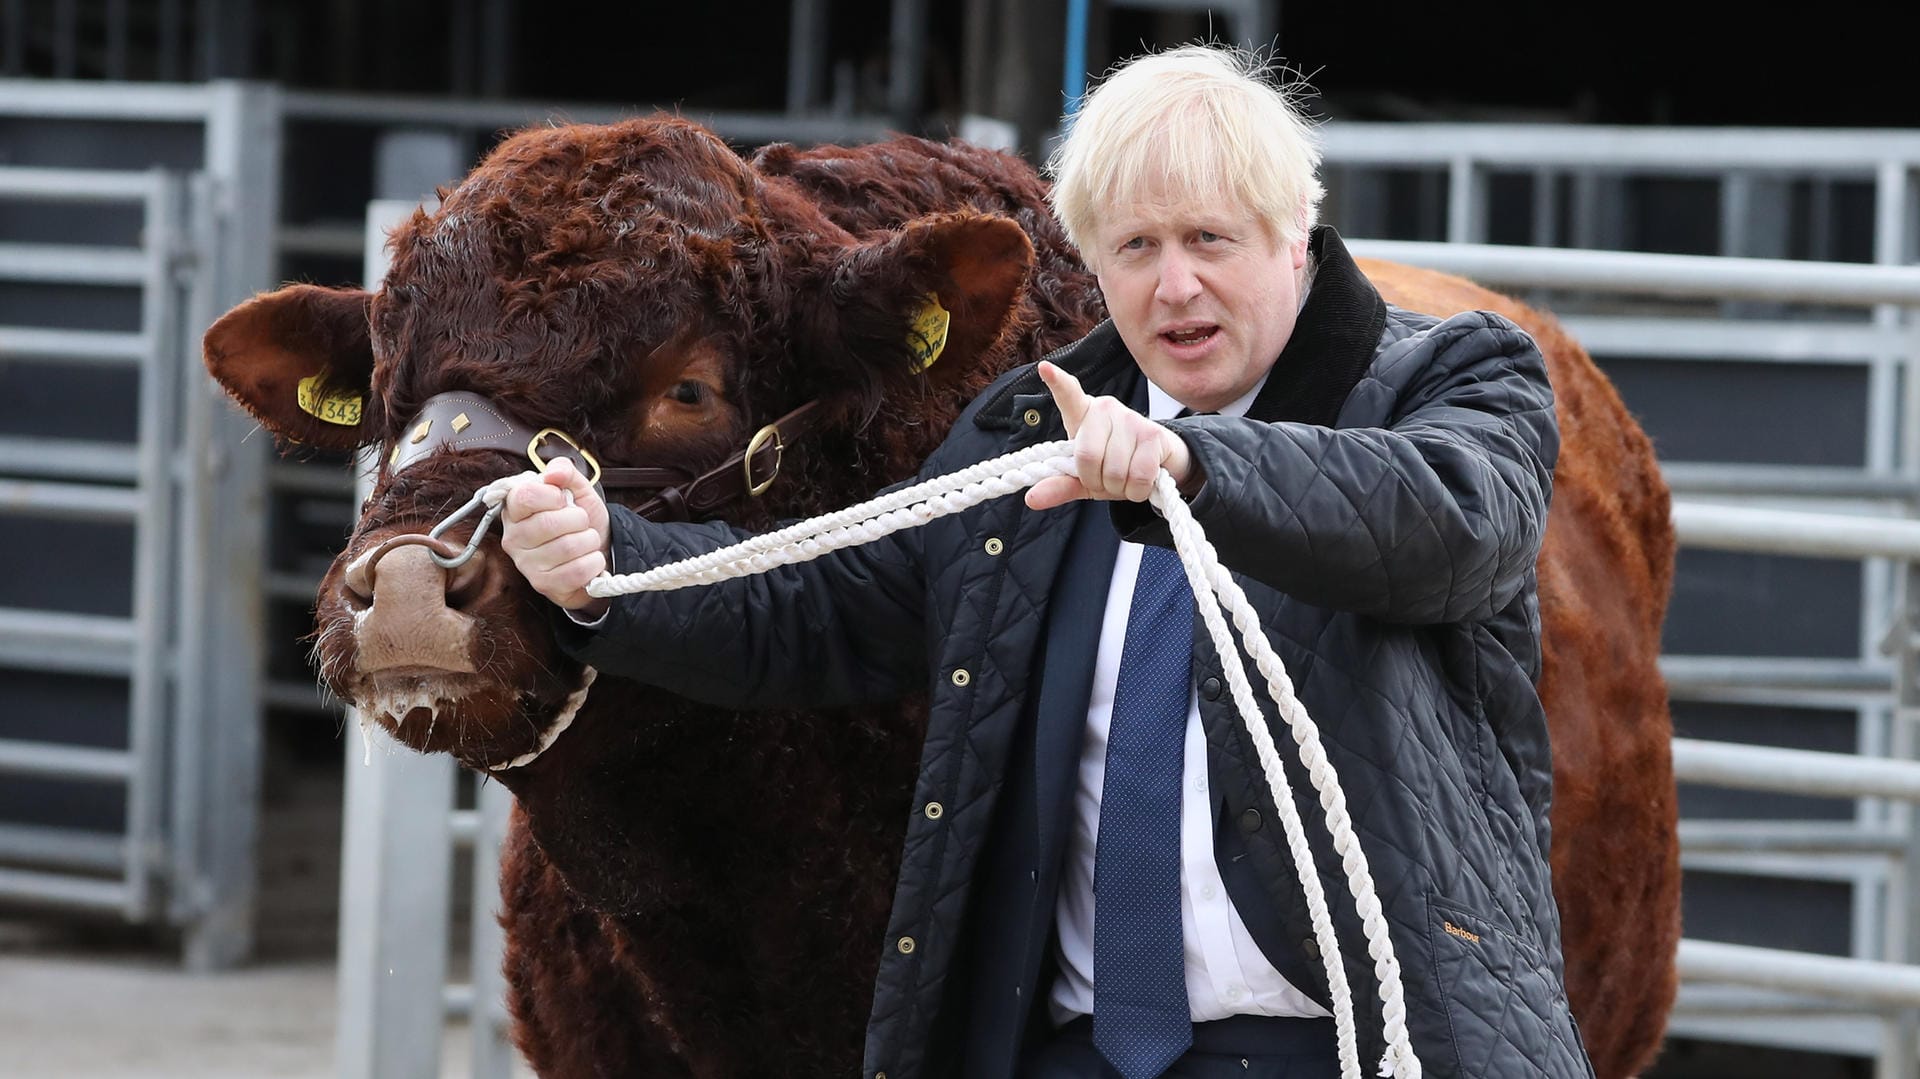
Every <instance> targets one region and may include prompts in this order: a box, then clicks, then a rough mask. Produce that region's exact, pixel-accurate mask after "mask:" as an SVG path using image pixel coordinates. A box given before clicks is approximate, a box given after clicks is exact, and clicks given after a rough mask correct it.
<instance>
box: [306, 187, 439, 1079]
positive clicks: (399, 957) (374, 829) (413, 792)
mask: <svg viewBox="0 0 1920 1079" xmlns="http://www.w3.org/2000/svg"><path fill="white" fill-rule="evenodd" d="M416 205H417V203H415V202H412V201H404V200H382V201H375V202H372V203H369V204H368V206H367V222H366V235H367V246H366V251H367V255H366V270H365V274H364V278H365V280H367V281H369V282H374V281H378V280H380V279H381V278H382V277H384V276H385V274H386V259H387V252H386V247H385V245H384V243H383V242H382V238H383V237H384V236H385V234H386V231H387V230H388V229H389V228H392V227H393V226H394V225H397V224H399V223H400V222H401V221H403V220H405V219H406V216H407V215H408V214H411V213H412V212H413V210H414V207H415V206H416ZM366 456H367V455H366V454H363V455H362V457H363V458H365V457H366ZM368 463H370V462H363V467H362V468H361V471H360V475H361V478H360V481H359V483H358V485H357V492H356V493H357V494H358V495H361V496H364V495H365V494H367V493H369V491H370V490H371V482H370V478H369V477H370V476H371V474H372V469H371V468H370V467H365V465H366V464H368ZM347 722H348V724H349V726H350V727H353V726H357V725H358V724H359V722H360V716H359V713H358V712H357V711H354V710H349V712H348V719H347ZM367 737H368V738H370V739H371V741H372V743H373V748H372V749H366V748H363V746H362V743H361V740H360V739H359V738H356V737H352V736H351V735H350V736H349V737H348V738H347V745H346V750H345V752H346V758H347V804H346V828H345V836H344V839H343V844H344V846H343V850H342V853H341V865H340V960H339V977H340V983H339V1026H338V1028H337V1030H336V1031H335V1042H334V1074H335V1075H336V1076H338V1077H339V1079H388V1077H391V1076H416V1075H421V1076H426V1075H438V1074H440V1041H441V1029H442V1026H443V1022H444V1020H443V1014H442V999H443V998H442V989H441V987H442V985H443V984H444V983H445V982H446V978H447V902H448V897H449V894H450V890H451V887H452V860H453V849H452V816H451V810H452V807H453V794H454V774H455V765H454V762H453V758H451V757H448V756H445V755H436V756H431V757H429V756H421V755H418V754H415V753H414V752H412V751H411V750H407V749H399V748H396V747H395V746H394V744H393V742H392V741H391V740H390V739H389V738H388V737H387V736H386V735H385V734H384V733H382V732H379V731H377V730H375V731H372V732H369V734H368V735H367Z"/></svg>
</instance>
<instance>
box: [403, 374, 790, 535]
mask: <svg viewBox="0 0 1920 1079" xmlns="http://www.w3.org/2000/svg"><path fill="white" fill-rule="evenodd" d="M821 415H822V410H821V408H820V402H818V401H809V402H807V403H806V404H804V405H801V406H800V407H799V408H796V409H794V410H793V411H792V412H789V413H787V414H786V415H784V416H782V417H780V418H779V419H777V420H775V421H773V422H772V423H769V424H767V425H766V426H764V427H762V428H760V429H759V430H758V431H756V432H754V435H753V437H752V438H751V439H750V440H748V442H747V445H746V447H745V448H744V449H741V450H738V451H736V452H734V453H733V454H731V455H729V456H728V457H727V459H726V460H724V461H722V462H720V463H719V464H718V465H715V466H714V467H713V468H710V469H708V470H707V471H705V472H702V473H700V474H698V475H695V474H693V473H691V472H689V471H688V470H686V469H683V468H672V467H662V466H655V467H651V468H602V467H601V465H600V461H599V459H598V458H596V457H594V455H593V454H592V453H591V452H590V451H588V450H587V449H586V447H584V446H582V445H580V444H579V443H578V442H576V441H574V440H573V438H572V437H571V436H569V435H568V434H567V433H566V432H564V431H561V430H558V429H557V428H553V427H543V428H541V429H540V430H538V431H535V430H534V429H532V428H531V427H528V426H527V425H525V424H523V423H520V422H518V421H516V420H515V419H513V417H511V416H509V415H507V413H506V412H505V410H503V409H501V408H500V407H499V406H498V405H496V404H494V403H493V402H492V401H491V400H489V399H488V398H486V397H483V396H481V395H480V394H477V393H470V392H468V391H465V390H458V391H454V392H452V393H440V394H435V395H433V396H432V397H429V398H427V400H426V403H425V404H423V405H421V406H420V411H419V413H418V414H416V415H415V416H414V418H413V421H412V422H411V423H409V424H408V425H407V433H406V434H405V435H403V436H401V439H400V441H399V442H397V443H395V444H394V447H393V452H392V453H391V454H389V455H388V457H387V467H388V468H389V469H390V470H391V471H394V472H399V471H401V470H403V469H405V468H407V467H409V466H411V465H413V464H416V463H418V462H419V461H420V460H422V459H423V458H425V457H426V456H428V455H429V454H431V453H433V452H434V451H436V450H438V449H440V448H442V447H446V448H448V449H453V450H479V449H496V450H505V451H507V452H508V453H511V454H514V455H516V456H525V457H526V458H527V460H528V461H530V462H531V463H532V464H533V466H534V468H535V469H544V468H545V467H546V465H547V462H549V461H551V460H553V459H554V458H556V457H565V458H566V459H568V460H569V461H572V462H573V464H574V467H575V468H577V469H579V470H580V474H581V475H583V476H585V477H587V481H588V482H589V483H591V484H593V485H594V487H596V488H598V489H600V490H601V491H602V492H605V491H623V490H624V491H640V492H651V493H652V497H650V498H648V499H647V500H646V501H644V502H641V503H640V504H639V505H637V506H635V507H634V511H635V512H636V513H638V514H640V516H642V517H645V518H647V519H648V520H650V521H686V520H692V519H695V518H700V517H706V516H708V515H709V514H712V513H713V512H714V511H715V510H718V509H720V508H721V507H723V506H725V505H727V504H728V503H731V502H734V501H737V500H739V499H741V498H750V497H753V498H757V497H759V495H760V494H762V493H763V492H765V491H766V490H767V488H769V487H771V486H772V485H773V481H774V480H775V479H777V478H778V477H779V475H780V465H781V460H782V458H783V456H784V455H785V452H786V448H787V443H788V442H789V441H793V440H798V439H802V438H805V437H807V436H808V435H810V434H812V433H813V432H814V429H815V427H816V426H817V424H818V423H819V420H820V417H821Z"/></svg>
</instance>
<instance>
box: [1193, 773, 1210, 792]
mask: <svg viewBox="0 0 1920 1079" xmlns="http://www.w3.org/2000/svg"><path fill="white" fill-rule="evenodd" d="M1193 789H1194V790H1197V791H1199V792H1200V793H1201V794H1205V793H1207V777H1206V776H1198V777H1196V778H1195V779H1194V781H1193Z"/></svg>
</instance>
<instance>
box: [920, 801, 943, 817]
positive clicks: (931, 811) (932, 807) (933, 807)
mask: <svg viewBox="0 0 1920 1079" xmlns="http://www.w3.org/2000/svg"><path fill="white" fill-rule="evenodd" d="M946 811H947V808H946V807H945V806H943V805H941V804H940V803H939V802H928V803H927V808H926V810H925V812H926V814H927V819H928V820H939V819H940V816H941V814H943V813H945V812H946Z"/></svg>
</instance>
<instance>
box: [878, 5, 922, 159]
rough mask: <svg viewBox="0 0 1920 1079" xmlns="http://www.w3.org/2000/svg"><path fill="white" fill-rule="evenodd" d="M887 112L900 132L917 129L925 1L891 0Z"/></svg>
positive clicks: (918, 125)
mask: <svg viewBox="0 0 1920 1079" xmlns="http://www.w3.org/2000/svg"><path fill="white" fill-rule="evenodd" d="M891 43H892V44H891V61H892V62H891V63H890V65H889V67H888V71H887V112H888V114H889V115H891V116H892V118H893V123H894V125H895V126H896V127H898V128H899V129H900V130H901V131H906V132H915V131H918V130H920V99H921V83H923V82H925V81H926V66H927V4H926V0H893V30H892V34H891Z"/></svg>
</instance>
